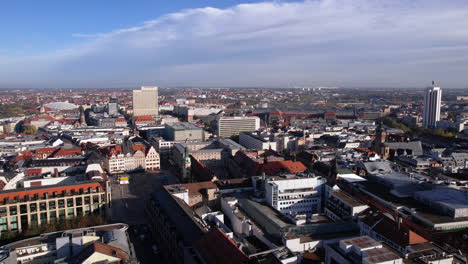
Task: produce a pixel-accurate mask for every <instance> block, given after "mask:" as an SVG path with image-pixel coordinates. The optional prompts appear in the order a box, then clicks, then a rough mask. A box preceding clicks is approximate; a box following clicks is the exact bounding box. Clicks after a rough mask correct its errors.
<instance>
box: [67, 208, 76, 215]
mask: <svg viewBox="0 0 468 264" xmlns="http://www.w3.org/2000/svg"><path fill="white" fill-rule="evenodd" d="M67 212H68V213H67V216H73V215H74V214H75V210H74V209H73V208H68V210H67Z"/></svg>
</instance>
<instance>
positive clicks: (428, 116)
mask: <svg viewBox="0 0 468 264" xmlns="http://www.w3.org/2000/svg"><path fill="white" fill-rule="evenodd" d="M441 102H442V89H440V87H437V86H435V84H434V81H432V86H431V87H428V88H427V89H426V93H425V94H424V116H423V125H424V127H428V128H435V126H436V125H437V122H438V121H439V120H440V106H441Z"/></svg>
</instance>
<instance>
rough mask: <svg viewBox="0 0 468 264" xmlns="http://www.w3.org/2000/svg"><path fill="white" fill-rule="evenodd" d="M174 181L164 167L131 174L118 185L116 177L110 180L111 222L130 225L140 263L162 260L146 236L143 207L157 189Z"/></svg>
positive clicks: (173, 177) (174, 178)
mask: <svg viewBox="0 0 468 264" xmlns="http://www.w3.org/2000/svg"><path fill="white" fill-rule="evenodd" d="M176 182H177V181H176V177H175V176H174V175H172V173H171V172H170V171H167V170H162V171H158V172H142V173H132V174H131V175H130V184H119V182H118V180H117V177H116V176H113V177H112V179H111V188H112V209H111V210H112V217H111V218H112V221H113V222H121V223H127V224H128V225H129V226H130V229H129V235H130V239H131V242H132V243H133V246H134V248H135V252H136V254H137V257H138V259H139V260H140V262H141V263H162V262H161V261H160V259H159V257H158V256H157V255H155V254H154V253H153V251H152V249H151V247H152V245H153V242H152V239H151V237H148V232H147V227H146V225H147V221H146V215H145V206H146V204H147V202H148V200H149V198H150V195H151V193H153V192H154V191H155V190H156V189H157V188H159V187H160V186H162V185H164V184H174V183H176Z"/></svg>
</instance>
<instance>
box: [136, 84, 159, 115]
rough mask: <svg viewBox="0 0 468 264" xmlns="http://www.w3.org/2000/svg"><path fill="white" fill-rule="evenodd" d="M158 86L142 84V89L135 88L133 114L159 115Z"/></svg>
mask: <svg viewBox="0 0 468 264" xmlns="http://www.w3.org/2000/svg"><path fill="white" fill-rule="evenodd" d="M158 114H159V104H158V87H157V86H142V87H141V89H140V90H133V115H134V116H142V115H152V116H153V115H158Z"/></svg>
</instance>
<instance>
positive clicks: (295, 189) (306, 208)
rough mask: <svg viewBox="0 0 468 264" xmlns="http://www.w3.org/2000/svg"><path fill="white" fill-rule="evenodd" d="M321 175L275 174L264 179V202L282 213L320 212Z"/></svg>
mask: <svg viewBox="0 0 468 264" xmlns="http://www.w3.org/2000/svg"><path fill="white" fill-rule="evenodd" d="M325 183H326V179H325V178H322V177H315V176H313V177H307V176H304V177H299V176H296V175H285V176H275V177H271V178H267V179H266V180H265V183H264V184H265V198H266V202H267V203H268V204H269V205H270V206H271V207H273V208H275V209H276V210H278V211H279V212H281V213H282V214H284V215H290V216H296V215H306V216H308V217H310V216H312V215H313V214H316V213H319V212H321V210H322V208H321V203H322V189H323V186H324V184H325Z"/></svg>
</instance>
